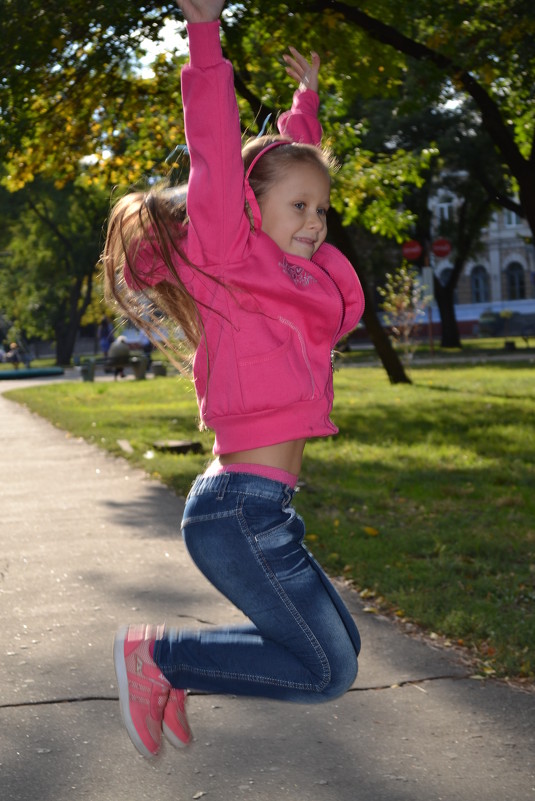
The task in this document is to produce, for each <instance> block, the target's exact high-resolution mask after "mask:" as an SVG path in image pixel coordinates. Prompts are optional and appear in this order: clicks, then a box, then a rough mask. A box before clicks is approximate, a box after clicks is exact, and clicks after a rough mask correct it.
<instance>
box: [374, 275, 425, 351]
mask: <svg viewBox="0 0 535 801" xmlns="http://www.w3.org/2000/svg"><path fill="white" fill-rule="evenodd" d="M379 294H380V295H381V297H382V298H383V302H382V304H381V305H382V308H383V311H384V312H385V314H386V317H387V320H388V323H389V325H390V326H391V328H392V334H393V336H394V338H395V340H396V342H397V343H398V344H399V345H400V346H401V349H402V352H403V357H404V361H405V363H406V364H410V361H411V359H412V355H413V352H414V347H415V343H414V334H415V333H416V330H417V328H418V326H419V325H420V318H421V317H422V316H423V313H424V311H425V309H426V306H428V304H429V302H430V301H431V298H430V297H428V296H427V295H426V294H425V288H424V287H423V285H422V283H421V282H420V277H419V274H418V270H416V269H415V268H414V267H412V266H411V265H409V264H406V263H404V264H402V265H401V266H400V267H398V268H397V270H395V271H394V272H393V273H387V274H386V283H385V285H384V286H383V287H380V289H379Z"/></svg>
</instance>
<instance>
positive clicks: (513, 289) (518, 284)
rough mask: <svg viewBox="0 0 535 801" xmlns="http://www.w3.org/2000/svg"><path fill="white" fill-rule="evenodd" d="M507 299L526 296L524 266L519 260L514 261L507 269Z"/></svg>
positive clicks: (518, 298) (521, 298)
mask: <svg viewBox="0 0 535 801" xmlns="http://www.w3.org/2000/svg"><path fill="white" fill-rule="evenodd" d="M505 280H506V291H507V300H524V298H525V297H526V282H525V280H524V268H523V267H522V265H521V264H520V263H519V262H517V261H512V262H511V264H509V265H507V269H506V270H505Z"/></svg>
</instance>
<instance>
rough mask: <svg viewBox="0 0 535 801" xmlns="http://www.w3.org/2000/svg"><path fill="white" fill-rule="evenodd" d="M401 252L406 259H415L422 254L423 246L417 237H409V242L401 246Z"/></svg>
mask: <svg viewBox="0 0 535 801" xmlns="http://www.w3.org/2000/svg"><path fill="white" fill-rule="evenodd" d="M401 252H402V253H403V258H404V259H408V260H409V261H415V260H416V259H418V258H419V257H420V256H421V255H422V246H421V245H420V243H419V242H417V241H416V239H409V241H408V242H404V243H403V245H402V246H401Z"/></svg>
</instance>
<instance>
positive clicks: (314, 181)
mask: <svg viewBox="0 0 535 801" xmlns="http://www.w3.org/2000/svg"><path fill="white" fill-rule="evenodd" d="M330 189H331V182H330V179H329V176H328V174H327V173H326V172H325V171H324V170H323V169H322V168H321V167H320V166H317V167H316V166H314V165H313V164H300V165H295V166H293V167H290V168H289V169H288V170H287V171H286V172H285V174H284V176H283V177H282V178H281V179H280V180H278V181H277V182H276V183H274V184H273V186H271V188H270V189H269V190H268V191H267V192H266V193H265V194H263V195H262V196H261V197H260V198H259V200H258V205H259V206H260V212H261V214H262V231H264V233H266V234H267V235H268V236H270V237H271V238H272V239H273V240H274V242H276V244H277V245H278V246H279V247H280V248H281V250H283V251H284V252H285V253H288V254H289V255H292V256H302V257H303V258H305V259H311V258H312V256H313V255H314V253H315V252H316V251H317V249H318V248H319V246H320V245H321V244H322V243H323V242H324V240H325V237H326V236H327V210H328V208H329V195H330Z"/></svg>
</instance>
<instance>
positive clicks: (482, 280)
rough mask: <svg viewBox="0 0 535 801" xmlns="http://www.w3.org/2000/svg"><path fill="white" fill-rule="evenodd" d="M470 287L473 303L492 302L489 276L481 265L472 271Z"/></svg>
mask: <svg viewBox="0 0 535 801" xmlns="http://www.w3.org/2000/svg"><path fill="white" fill-rule="evenodd" d="M470 286H471V295H472V303H487V302H488V301H489V300H490V293H489V274H488V272H487V271H486V269H485V268H484V267H483V266H482V265H481V264H478V265H477V267H474V269H473V270H472V274H471V276H470Z"/></svg>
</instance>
